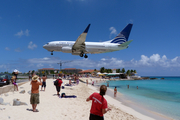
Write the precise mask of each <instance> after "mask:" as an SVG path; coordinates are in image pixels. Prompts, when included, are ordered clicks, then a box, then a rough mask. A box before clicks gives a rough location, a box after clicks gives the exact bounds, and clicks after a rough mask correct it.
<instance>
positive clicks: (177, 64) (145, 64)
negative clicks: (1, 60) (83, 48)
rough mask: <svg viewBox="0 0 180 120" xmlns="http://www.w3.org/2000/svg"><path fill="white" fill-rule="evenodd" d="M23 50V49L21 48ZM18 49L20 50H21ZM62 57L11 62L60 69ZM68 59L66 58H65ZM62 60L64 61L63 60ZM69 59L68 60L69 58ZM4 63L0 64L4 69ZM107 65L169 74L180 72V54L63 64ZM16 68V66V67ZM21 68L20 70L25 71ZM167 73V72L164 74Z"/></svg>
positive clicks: (84, 66) (77, 60)
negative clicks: (169, 57)
mask: <svg viewBox="0 0 180 120" xmlns="http://www.w3.org/2000/svg"><path fill="white" fill-rule="evenodd" d="M19 51H21V50H19ZM19 51H18V52H19ZM59 61H61V59H60V58H59V57H43V58H32V59H27V60H26V59H20V60H19V62H17V61H16V64H11V65H9V66H11V67H12V68H13V66H17V65H18V67H20V66H21V69H27V70H26V71H29V70H38V69H40V68H56V69H59V67H60V66H59V65H58V64H57V63H59ZM63 61H66V60H63ZM63 61H62V62H63ZM67 61H68V60H67ZM3 67H5V66H4V65H0V68H1V69H3ZM101 67H105V68H108V69H113V68H117V69H118V68H120V69H122V68H125V69H136V70H137V72H138V73H140V74H141V73H142V72H145V73H147V74H149V73H150V74H152V75H153V74H155V73H157V72H162V71H166V73H168V74H169V75H170V74H171V73H172V74H174V73H176V74H179V72H180V56H177V57H174V58H173V59H168V58H167V57H166V55H163V56H160V55H159V54H153V55H151V56H145V55H141V58H140V59H139V60H135V59H131V60H128V61H125V60H122V59H119V58H115V57H112V58H101V59H99V60H96V61H95V60H92V59H91V58H88V59H81V58H80V59H76V60H73V61H71V62H68V63H63V64H62V69H64V68H79V69H81V68H82V69H100V68H101ZM12 68H11V69H12ZM14 68H16V67H14ZM21 69H20V68H19V70H20V71H23V70H21ZM164 75H166V74H164Z"/></svg>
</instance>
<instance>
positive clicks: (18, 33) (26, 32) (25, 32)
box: [15, 29, 29, 37]
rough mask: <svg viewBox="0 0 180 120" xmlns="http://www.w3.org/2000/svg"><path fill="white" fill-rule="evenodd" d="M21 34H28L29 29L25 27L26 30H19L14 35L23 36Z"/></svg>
mask: <svg viewBox="0 0 180 120" xmlns="http://www.w3.org/2000/svg"><path fill="white" fill-rule="evenodd" d="M23 35H25V36H29V30H28V29H26V31H24V32H23V31H22V30H21V31H20V32H17V33H16V34H15V36H18V37H21V36H23Z"/></svg>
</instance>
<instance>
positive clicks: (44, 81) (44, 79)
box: [41, 75, 47, 91]
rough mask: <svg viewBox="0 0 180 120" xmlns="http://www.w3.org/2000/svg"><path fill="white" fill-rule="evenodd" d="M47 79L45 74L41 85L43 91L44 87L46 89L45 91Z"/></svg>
mask: <svg viewBox="0 0 180 120" xmlns="http://www.w3.org/2000/svg"><path fill="white" fill-rule="evenodd" d="M46 79H47V77H46V76H45V75H43V77H42V80H43V82H42V86H41V91H42V89H43V87H44V91H45V88H46Z"/></svg>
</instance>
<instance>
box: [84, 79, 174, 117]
mask: <svg viewBox="0 0 180 120" xmlns="http://www.w3.org/2000/svg"><path fill="white" fill-rule="evenodd" d="M80 79H81V78H80ZM84 79H92V80H93V79H94V81H96V79H98V78H84ZM123 80H124V79H123ZM82 81H84V82H85V80H82ZM105 81H109V80H105ZM110 81H112V80H110ZM101 83H106V82H104V79H103V80H101V82H100V81H99V82H98V83H97V85H96V84H95V86H92V85H91V82H90V85H88V87H89V86H90V87H91V89H92V87H95V89H96V90H97V92H98V88H99V84H101ZM106 96H108V97H107V98H109V97H110V100H109V101H110V102H109V101H108V100H107V101H108V103H110V104H113V105H114V106H117V107H118V108H119V109H121V110H122V111H125V112H127V113H129V114H131V115H134V116H136V117H138V118H140V119H145V117H147V118H146V120H147V119H148V120H150V119H152V120H153V119H156V120H173V119H172V118H170V117H168V116H165V115H163V114H160V113H157V112H154V111H152V110H149V109H147V108H145V107H144V106H143V105H141V104H138V103H135V102H134V101H133V100H130V99H128V98H127V97H126V96H125V95H124V94H122V93H120V92H117V97H116V98H115V97H114V90H113V89H111V88H109V87H108V89H107V93H106V95H105V98H106ZM111 99H114V100H115V101H114V100H113V102H112V100H111ZM125 107H127V108H126V109H122V108H125ZM129 111H130V112H129Z"/></svg>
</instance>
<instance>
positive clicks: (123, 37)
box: [111, 24, 133, 44]
mask: <svg viewBox="0 0 180 120" xmlns="http://www.w3.org/2000/svg"><path fill="white" fill-rule="evenodd" d="M132 26H133V24H128V25H127V26H126V27H125V28H124V29H123V30H122V31H121V32H120V33H119V34H118V35H117V36H116V37H115V38H114V39H113V40H112V41H111V43H118V44H123V43H124V42H126V41H128V38H129V34H130V32H131V28H132Z"/></svg>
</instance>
